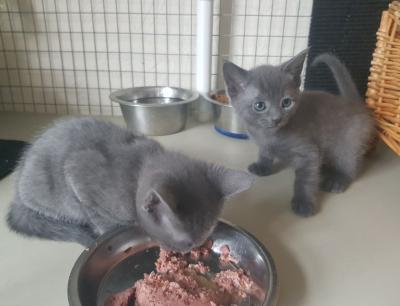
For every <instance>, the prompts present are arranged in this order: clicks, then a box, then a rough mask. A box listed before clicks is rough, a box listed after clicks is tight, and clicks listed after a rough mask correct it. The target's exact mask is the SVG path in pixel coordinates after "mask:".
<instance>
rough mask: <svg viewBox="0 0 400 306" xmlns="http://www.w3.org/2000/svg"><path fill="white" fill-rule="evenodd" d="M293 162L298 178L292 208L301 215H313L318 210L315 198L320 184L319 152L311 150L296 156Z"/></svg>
mask: <svg viewBox="0 0 400 306" xmlns="http://www.w3.org/2000/svg"><path fill="white" fill-rule="evenodd" d="M293 162H294V167H295V174H296V178H295V182H294V196H293V199H292V210H293V211H294V212H295V213H296V214H297V215H299V216H303V217H308V216H312V215H314V214H315V213H316V211H317V208H316V204H315V202H316V199H315V198H316V194H317V192H318V185H319V167H320V158H319V154H318V153H316V152H314V151H310V152H309V153H308V154H307V155H306V156H302V157H297V158H295V159H294V160H293Z"/></svg>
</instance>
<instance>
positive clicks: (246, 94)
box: [223, 49, 308, 130]
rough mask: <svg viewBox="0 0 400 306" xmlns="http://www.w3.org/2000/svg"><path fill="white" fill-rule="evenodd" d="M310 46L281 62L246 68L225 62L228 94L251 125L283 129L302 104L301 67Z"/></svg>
mask: <svg viewBox="0 0 400 306" xmlns="http://www.w3.org/2000/svg"><path fill="white" fill-rule="evenodd" d="M307 51H308V49H306V50H304V51H302V52H301V53H299V54H298V55H296V56H295V57H293V58H292V59H290V60H289V61H287V62H285V63H283V64H281V65H279V66H270V65H263V66H258V67H256V68H254V69H252V70H249V71H247V70H244V69H242V68H240V67H238V66H236V65H235V64H233V63H231V62H225V63H224V66H223V73H224V79H225V84H226V89H227V94H228V95H229V97H230V99H231V103H232V105H233V107H234V108H235V110H236V112H237V113H238V114H239V116H240V117H241V118H242V119H243V120H244V121H245V122H246V123H247V124H248V125H251V126H256V127H258V128H267V129H271V130H273V129H275V130H276V129H279V128H281V127H282V126H284V125H286V123H287V122H288V121H289V119H290V117H291V116H292V115H293V114H294V112H295V111H296V109H297V107H298V98H299V94H300V89H299V87H300V84H301V76H300V75H301V71H302V69H303V64H304V60H305V58H306V55H307Z"/></svg>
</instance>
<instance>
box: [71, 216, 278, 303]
mask: <svg viewBox="0 0 400 306" xmlns="http://www.w3.org/2000/svg"><path fill="white" fill-rule="evenodd" d="M210 238H211V239H212V240H213V241H214V245H213V252H212V255H211V257H210V259H209V260H207V262H206V263H207V264H208V265H210V266H211V269H212V270H214V271H216V272H218V271H219V265H218V256H219V249H220V247H221V246H222V245H224V244H228V245H229V247H230V249H231V254H232V255H233V256H234V257H235V258H236V259H238V261H239V262H238V266H239V267H241V268H243V269H245V270H247V271H248V272H249V274H250V276H251V278H252V279H253V280H254V281H255V282H256V283H257V284H258V286H259V287H260V288H261V289H262V291H263V294H262V295H263V296H262V297H261V299H257V298H255V297H252V298H248V299H247V300H245V301H244V302H243V303H241V304H240V305H252V306H258V305H263V306H274V305H276V301H277V290H278V280H277V274H276V270H275V265H274V262H273V259H272V257H271V255H270V254H269V253H268V252H267V251H266V250H265V248H264V247H263V246H262V244H261V243H260V242H259V241H258V240H257V239H256V238H254V237H253V236H252V235H251V234H249V233H247V232H246V231H244V230H243V229H241V228H239V227H237V226H234V225H232V224H229V223H227V222H225V221H220V222H219V223H218V225H217V227H216V229H215V231H214V233H213V234H212V235H211V237H210ZM158 252H159V248H158V245H157V243H156V242H154V241H152V240H151V239H150V238H149V237H148V236H147V235H146V234H145V233H144V232H143V231H141V230H140V229H138V228H135V227H132V228H125V229H120V230H117V231H115V232H113V233H110V234H107V235H105V236H104V237H101V238H100V239H99V241H98V242H97V243H96V245H95V246H94V247H92V248H91V249H87V250H85V251H83V253H82V254H81V255H80V257H79V258H78V259H77V261H76V263H75V265H74V267H73V268H72V271H71V275H70V278H69V282H68V300H69V305H70V306H103V305H104V302H105V299H106V298H107V297H108V296H109V295H110V294H112V293H115V292H120V291H122V290H124V289H126V288H128V287H130V286H132V285H133V283H134V282H135V281H136V280H138V279H141V278H143V273H150V272H151V271H153V270H154V263H155V261H156V259H157V256H158Z"/></svg>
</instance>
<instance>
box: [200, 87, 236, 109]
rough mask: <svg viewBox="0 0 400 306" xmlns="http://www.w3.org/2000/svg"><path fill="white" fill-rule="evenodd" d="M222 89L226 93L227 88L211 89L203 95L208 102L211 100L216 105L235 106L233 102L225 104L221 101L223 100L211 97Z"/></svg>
mask: <svg viewBox="0 0 400 306" xmlns="http://www.w3.org/2000/svg"><path fill="white" fill-rule="evenodd" d="M221 91H224V92H225V95H226V90H225V89H215V90H212V91H210V92H208V93H207V94H204V95H202V96H203V97H204V99H206V100H207V101H208V102H210V103H212V104H215V105H218V106H222V107H228V108H233V106H232V104H230V103H229V104H224V103H221V102H219V101H216V100H214V99H212V98H211V96H212V95H215V94H218V93H219V92H221ZM228 98H229V96H228ZM229 99H230V98H229Z"/></svg>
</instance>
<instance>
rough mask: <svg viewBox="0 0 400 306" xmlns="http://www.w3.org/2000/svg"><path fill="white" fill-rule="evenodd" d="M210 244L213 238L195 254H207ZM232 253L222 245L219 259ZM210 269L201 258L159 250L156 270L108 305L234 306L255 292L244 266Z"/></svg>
mask: <svg viewBox="0 0 400 306" xmlns="http://www.w3.org/2000/svg"><path fill="white" fill-rule="evenodd" d="M211 247H212V241H211V242H207V243H206V244H205V245H204V246H202V247H200V248H198V249H196V250H194V253H195V255H198V257H201V256H208V255H210V254H211ZM229 253H230V250H229V247H228V246H223V247H221V257H220V260H221V261H224V260H226V259H227V258H230V254H229ZM190 255H193V254H190ZM189 257H191V256H189ZM209 272H210V269H209V267H208V266H206V265H205V264H204V263H203V262H201V261H198V262H196V263H189V262H188V256H187V255H182V254H180V253H174V252H168V251H165V250H160V256H159V258H158V259H157V261H156V272H151V273H150V274H145V275H144V278H143V279H141V280H139V281H137V282H136V283H135V285H134V287H133V288H129V289H127V290H125V291H123V292H121V293H118V294H115V295H113V296H112V297H110V298H109V299H108V300H107V303H106V306H133V305H135V306H189V305H190V306H206V305H207V306H216V305H232V304H238V303H239V302H240V301H241V300H242V299H244V298H246V297H247V295H248V294H252V293H253V291H254V290H253V289H254V288H255V287H256V286H255V285H254V283H253V281H252V280H251V279H250V277H249V276H248V275H247V274H246V273H245V271H243V270H242V269H235V270H224V271H221V272H219V273H217V274H215V275H214V276H213V277H210V275H209ZM133 300H135V302H133ZM130 303H132V305H131V304H130ZM135 303H136V304H135Z"/></svg>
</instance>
